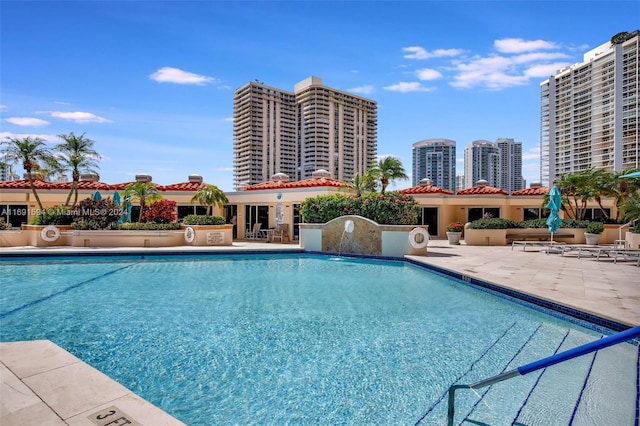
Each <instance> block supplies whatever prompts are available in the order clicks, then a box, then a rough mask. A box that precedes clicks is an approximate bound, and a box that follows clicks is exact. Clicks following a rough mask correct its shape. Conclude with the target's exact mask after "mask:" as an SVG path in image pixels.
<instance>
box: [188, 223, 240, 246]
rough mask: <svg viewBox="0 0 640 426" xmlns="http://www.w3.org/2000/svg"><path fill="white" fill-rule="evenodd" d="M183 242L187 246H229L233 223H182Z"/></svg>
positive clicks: (231, 242) (231, 238)
mask: <svg viewBox="0 0 640 426" xmlns="http://www.w3.org/2000/svg"><path fill="white" fill-rule="evenodd" d="M181 228H182V233H183V244H185V245H188V246H230V245H232V244H233V225H182V226H181Z"/></svg>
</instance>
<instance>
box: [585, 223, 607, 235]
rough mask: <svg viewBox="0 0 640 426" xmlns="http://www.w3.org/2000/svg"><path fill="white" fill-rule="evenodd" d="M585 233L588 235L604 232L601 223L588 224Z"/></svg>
mask: <svg viewBox="0 0 640 426" xmlns="http://www.w3.org/2000/svg"><path fill="white" fill-rule="evenodd" d="M586 232H587V233H589V234H602V233H603V232H604V225H603V224H602V222H597V221H596V222H589V224H588V225H587V231H586Z"/></svg>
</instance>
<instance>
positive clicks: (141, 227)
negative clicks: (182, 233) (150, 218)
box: [114, 222, 180, 231]
mask: <svg viewBox="0 0 640 426" xmlns="http://www.w3.org/2000/svg"><path fill="white" fill-rule="evenodd" d="M114 229H118V230H121V231H177V230H180V224H179V223H178V222H173V223H121V224H119V225H116V226H115V228H114Z"/></svg>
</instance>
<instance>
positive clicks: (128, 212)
mask: <svg viewBox="0 0 640 426" xmlns="http://www.w3.org/2000/svg"><path fill="white" fill-rule="evenodd" d="M124 201H125V203H126V213H125V219H124V221H125V222H127V223H131V196H130V195H125V196H124Z"/></svg>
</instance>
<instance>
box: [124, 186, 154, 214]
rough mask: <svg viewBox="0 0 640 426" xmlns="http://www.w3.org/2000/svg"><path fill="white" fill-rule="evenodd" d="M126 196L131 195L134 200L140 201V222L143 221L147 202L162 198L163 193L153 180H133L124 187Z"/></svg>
mask: <svg viewBox="0 0 640 426" xmlns="http://www.w3.org/2000/svg"><path fill="white" fill-rule="evenodd" d="M124 196H125V197H127V196H128V197H131V200H132V201H135V200H137V201H138V202H139V203H140V217H139V218H138V222H142V218H143V217H144V212H145V209H146V208H147V204H151V203H153V202H154V201H159V200H162V195H160V193H159V192H158V188H156V186H155V185H154V184H153V183H152V182H133V183H130V184H129V185H127V186H125V187H124Z"/></svg>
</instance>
